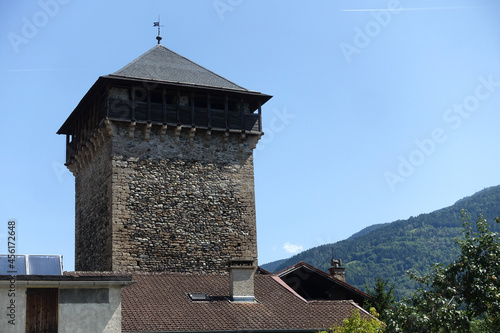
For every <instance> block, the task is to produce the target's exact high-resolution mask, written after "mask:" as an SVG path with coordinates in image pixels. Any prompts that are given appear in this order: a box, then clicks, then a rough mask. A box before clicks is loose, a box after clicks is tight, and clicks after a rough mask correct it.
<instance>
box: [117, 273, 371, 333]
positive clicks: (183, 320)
mask: <svg viewBox="0 0 500 333" xmlns="http://www.w3.org/2000/svg"><path fill="white" fill-rule="evenodd" d="M133 280H134V281H136V283H135V284H133V285H131V286H128V287H126V288H124V289H123V290H122V331H123V332H168V331H177V332H179V331H236V330H238V331H250V330H253V331H255V330H257V331H263V330H304V331H306V330H310V331H317V330H320V329H326V328H329V327H331V326H333V325H339V324H341V323H342V320H343V319H345V318H346V317H348V316H349V315H350V314H351V313H352V311H353V310H355V309H360V311H361V312H362V313H363V314H364V315H366V312H365V311H364V310H362V309H361V308H359V307H358V306H357V305H356V304H355V303H354V302H353V301H310V302H307V301H305V300H304V299H302V298H301V297H298V296H297V295H296V294H295V293H293V292H292V291H290V290H289V288H286V287H285V286H284V285H282V284H281V283H279V281H278V280H279V278H278V277H276V276H272V275H261V274H256V275H255V297H256V302H254V303H233V302H230V301H229V300H228V298H229V276H228V275H182V274H147V273H143V274H134V275H133ZM189 293H205V294H209V295H210V296H212V299H213V300H212V301H209V302H199V301H192V300H191V299H190V298H189V296H188V294H189Z"/></svg>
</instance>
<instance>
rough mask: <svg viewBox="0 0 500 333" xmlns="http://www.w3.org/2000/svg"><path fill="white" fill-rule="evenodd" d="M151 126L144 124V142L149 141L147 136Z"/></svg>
mask: <svg viewBox="0 0 500 333" xmlns="http://www.w3.org/2000/svg"><path fill="white" fill-rule="evenodd" d="M152 126H153V124H151V123H150V122H148V123H147V124H146V129H145V130H144V140H146V141H149V136H150V134H151V127H152Z"/></svg>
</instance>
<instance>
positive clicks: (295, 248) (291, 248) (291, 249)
mask: <svg viewBox="0 0 500 333" xmlns="http://www.w3.org/2000/svg"><path fill="white" fill-rule="evenodd" d="M283 249H284V250H285V251H286V252H288V253H291V254H294V253H298V252H301V251H303V250H304V247H303V246H302V245H296V244H292V243H290V242H286V243H285V244H283Z"/></svg>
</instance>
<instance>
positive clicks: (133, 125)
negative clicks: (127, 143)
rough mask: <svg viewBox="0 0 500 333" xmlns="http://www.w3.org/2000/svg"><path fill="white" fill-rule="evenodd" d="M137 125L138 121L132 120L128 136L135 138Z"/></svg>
mask: <svg viewBox="0 0 500 333" xmlns="http://www.w3.org/2000/svg"><path fill="white" fill-rule="evenodd" d="M135 125H137V123H136V121H135V120H131V121H130V125H129V127H128V137H129V138H130V139H133V138H134V132H135Z"/></svg>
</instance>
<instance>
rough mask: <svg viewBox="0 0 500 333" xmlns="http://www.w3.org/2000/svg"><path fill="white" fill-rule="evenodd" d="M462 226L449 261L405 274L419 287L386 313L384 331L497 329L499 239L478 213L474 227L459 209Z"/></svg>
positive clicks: (499, 326) (499, 312)
mask: <svg viewBox="0 0 500 333" xmlns="http://www.w3.org/2000/svg"><path fill="white" fill-rule="evenodd" d="M496 222H497V223H500V220H499V218H497V219H496ZM462 224H463V229H464V230H463V232H464V238H463V239H458V240H457V243H458V245H459V247H460V254H459V256H458V257H457V258H456V259H455V260H454V261H453V262H452V263H451V264H449V265H447V266H443V265H441V264H436V265H434V266H433V267H432V270H431V273H430V274H429V275H427V276H424V277H418V276H416V275H415V274H411V273H410V278H411V279H413V280H415V281H418V282H420V283H422V284H423V285H424V287H422V288H420V289H419V290H417V291H416V292H415V293H414V294H413V295H412V297H410V298H409V299H406V300H404V301H402V302H400V303H398V304H397V305H396V306H395V307H394V309H393V310H391V311H390V319H389V320H388V321H387V322H386V323H387V328H388V331H389V332H412V333H413V332H479V331H480V332H500V282H499V280H498V277H499V276H500V237H499V235H498V233H495V232H492V231H490V229H489V226H488V224H487V223H486V220H485V219H484V217H483V216H482V215H480V216H479V217H478V219H477V222H476V224H475V228H474V226H473V224H472V223H470V222H469V217H468V215H467V213H466V212H464V211H462Z"/></svg>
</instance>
